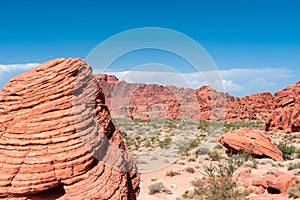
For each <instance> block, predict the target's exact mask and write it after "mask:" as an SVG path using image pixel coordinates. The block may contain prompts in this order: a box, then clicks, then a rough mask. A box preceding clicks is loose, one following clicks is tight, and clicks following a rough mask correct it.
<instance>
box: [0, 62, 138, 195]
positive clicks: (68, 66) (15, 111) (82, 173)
mask: <svg viewBox="0 0 300 200" xmlns="http://www.w3.org/2000/svg"><path fill="white" fill-rule="evenodd" d="M0 154H1V155H0V198H2V199H11V198H15V199H47V198H48V199H101V200H104V199H118V200H119V199H129V200H131V199H132V200H133V199H136V196H137V195H138V193H139V181H140V178H139V173H138V172H137V169H136V166H135V165H134V163H133V160H132V159H131V157H130V155H129V153H128V150H127V147H126V146H125V144H124V142H123V141H122V138H121V135H120V133H119V131H118V130H117V129H116V128H115V126H114V124H113V123H112V121H111V117H110V113H109V111H108V108H107V106H106V105H105V101H104V95H103V92H102V89H101V88H99V86H98V82H97V81H96V79H95V78H94V76H93V75H92V70H91V68H90V66H88V65H87V64H86V63H85V62H84V61H82V60H80V59H56V60H53V61H50V62H47V63H45V64H43V65H40V66H38V67H37V68H35V69H34V70H32V71H29V72H27V73H25V74H22V75H20V76H18V77H16V78H14V79H13V80H11V81H10V82H9V83H8V84H7V85H6V86H5V87H4V88H3V90H1V91H0Z"/></svg>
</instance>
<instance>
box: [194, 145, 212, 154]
mask: <svg viewBox="0 0 300 200" xmlns="http://www.w3.org/2000/svg"><path fill="white" fill-rule="evenodd" d="M209 151H210V150H209V148H208V147H199V148H198V149H197V150H196V154H197V155H206V154H208V153H209Z"/></svg>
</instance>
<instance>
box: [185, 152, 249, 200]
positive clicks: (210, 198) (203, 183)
mask: <svg viewBox="0 0 300 200" xmlns="http://www.w3.org/2000/svg"><path fill="white" fill-rule="evenodd" d="M237 163H239V161H235V158H229V159H227V160H226V161H225V162H222V163H221V162H219V163H218V164H217V165H213V164H212V163H211V164H210V165H206V166H204V173H203V175H204V178H203V179H196V180H193V181H192V182H191V183H192V184H193V186H194V188H195V189H194V192H193V196H192V197H191V196H190V195H188V194H189V193H188V192H185V193H184V194H183V195H182V197H183V198H184V199H197V200H202V199H203V200H204V199H205V200H219V199H226V200H236V199H245V197H246V196H248V195H249V192H248V191H247V190H245V189H242V188H241V187H240V186H239V185H238V184H237V183H236V181H235V180H234V178H233V176H234V174H235V172H236V170H237V169H238V167H239V164H238V165H237Z"/></svg>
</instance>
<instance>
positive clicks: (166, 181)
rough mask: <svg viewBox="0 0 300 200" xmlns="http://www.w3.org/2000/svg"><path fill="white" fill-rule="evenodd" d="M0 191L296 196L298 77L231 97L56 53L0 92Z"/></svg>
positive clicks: (183, 198) (25, 194)
mask: <svg viewBox="0 0 300 200" xmlns="http://www.w3.org/2000/svg"><path fill="white" fill-rule="evenodd" d="M0 154H1V155H0V198H2V199H16V200H17V199H32V200H34V199H49V200H50V199H100V200H104V199H113V200H114V199H116V200H117V199H129V200H134V199H138V200H159V199H176V200H192V199H195V200H200V199H208V200H219V199H224V200H225V199H226V200H227V199H229V200H234V199H253V200H254V199H256V200H263V199H265V200H271V199H274V200H276V199H278V200H280V199H282V200H285V199H300V82H298V83H295V85H291V86H289V87H287V88H284V89H282V90H281V91H278V92H277V93H275V94H274V95H272V94H271V93H269V92H264V93H260V94H253V95H251V96H246V97H235V96H232V95H230V94H228V93H226V92H218V91H215V90H214V89H213V88H211V87H210V86H203V87H201V88H199V89H196V90H193V89H190V88H177V87H175V86H160V85H156V84H144V83H127V82H125V81H122V80H118V79H117V78H116V77H115V76H113V75H109V74H93V72H92V67H90V66H89V65H88V63H86V62H85V61H83V60H81V59H78V58H76V59H72V58H69V59H63V58H60V59H55V60H52V61H49V62H47V63H44V64H42V65H40V66H37V67H36V68H35V69H33V70H31V71H28V72H26V73H24V74H22V75H20V76H17V77H15V78H14V79H12V80H11V81H10V82H8V83H7V84H6V85H5V87H4V88H3V89H2V90H1V91H0Z"/></svg>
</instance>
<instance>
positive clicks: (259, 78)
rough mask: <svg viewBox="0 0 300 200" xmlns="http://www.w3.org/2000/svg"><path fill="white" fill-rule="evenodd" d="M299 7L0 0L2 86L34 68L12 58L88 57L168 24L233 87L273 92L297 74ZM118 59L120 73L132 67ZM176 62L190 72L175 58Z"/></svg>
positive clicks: (268, 0)
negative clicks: (125, 35)
mask: <svg viewBox="0 0 300 200" xmlns="http://www.w3.org/2000/svg"><path fill="white" fill-rule="evenodd" d="M299 8H300V2H299V1H296V0H294V1H292V0H287V1H278V0H260V1H259V0H247V1H246V0H236V1H232V0H228V1H221V0H220V1H214V0H206V1H201V0H199V1H197V0H190V1H178V0H173V1H167V0H165V1H158V0H152V1H113V0H112V1H100V0H99V1H96V0H89V1H84V0H72V1H67V0H65V1H64V0H61V1H58V0H52V1H46V0H45V1H34V0H28V1H23V0H19V1H17V0H11V1H1V12H0V26H1V31H0V64H1V65H0V78H1V79H0V87H3V85H4V84H5V82H7V80H8V79H9V78H12V77H13V76H15V75H17V74H19V73H21V72H23V71H26V70H28V69H30V67H32V66H33V65H29V67H24V66H23V67H20V68H18V67H16V65H14V66H15V67H12V65H9V64H26V63H43V62H45V61H48V60H51V59H54V58H57V57H80V58H85V57H86V56H87V55H88V54H89V52H90V51H91V50H92V49H93V48H94V47H95V46H96V45H97V44H99V43H100V42H102V41H103V40H105V39H107V38H109V37H110V36H112V35H114V34H117V33H119V32H122V31H126V30H128V29H133V28H138V27H164V28H169V29H173V30H176V31H179V32H182V33H184V34H186V35H188V36H189V37H191V38H193V39H194V40H196V41H197V42H199V43H200V44H201V45H202V46H203V47H204V48H205V49H206V51H207V52H208V53H209V54H210V56H211V57H212V59H213V60H214V62H215V63H216V65H217V67H218V68H219V70H220V71H221V75H222V77H223V78H224V81H225V82H224V83H226V84H228V88H226V87H227V86H226V87H225V88H226V90H227V91H229V92H230V93H232V94H234V95H238V96H243V95H248V94H252V93H256V92H262V91H265V90H269V91H271V92H275V91H277V90H279V89H282V88H284V87H286V86H287V85H291V84H295V83H296V82H297V81H299V80H300V79H299V77H300V76H299V75H300V71H299V63H300V56H299V54H300V12H299ZM151 55H152V54H151ZM151 55H150V57H151ZM146 57H147V56H146ZM162 57H164V55H162ZM165 58H166V56H165ZM128 60H129V59H127V61H126V62H127V63H126V65H130V63H129V64H128ZM150 60H151V59H150ZM148 61H149V59H148V60H147V59H145V62H148ZM151 61H155V59H154V58H153V59H152V60H151ZM178 63H181V61H178ZM120 65H122V66H120V68H119V74H120V71H122V70H123V71H126V70H128V69H129V68H130V66H127V68H126V66H125V64H122V63H120ZM1 66H2V67H1ZM9 67H10V68H9ZM124 67H125V68H124ZM131 67H132V66H131ZM174 67H175V69H176V70H177V71H178V72H182V73H188V72H189V71H186V69H185V67H182V66H180V65H178V64H177V65H174ZM17 69H20V70H17ZM116 71H118V67H116ZM187 77H189V76H188V75H187ZM195 84H196V85H193V87H197V82H195ZM199 86H201V84H200V83H199Z"/></svg>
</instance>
